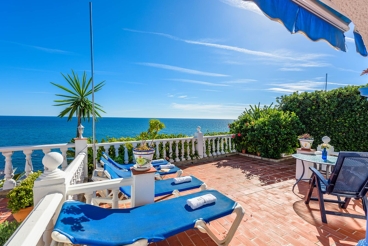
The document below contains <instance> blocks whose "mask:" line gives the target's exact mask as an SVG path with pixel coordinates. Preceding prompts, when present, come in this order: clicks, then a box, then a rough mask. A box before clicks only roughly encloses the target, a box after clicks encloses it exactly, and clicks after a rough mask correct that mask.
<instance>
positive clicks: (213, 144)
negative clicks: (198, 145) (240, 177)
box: [212, 138, 216, 157]
mask: <svg viewBox="0 0 368 246" xmlns="http://www.w3.org/2000/svg"><path fill="white" fill-rule="evenodd" d="M212 156H213V157H215V156H216V145H215V138H212Z"/></svg>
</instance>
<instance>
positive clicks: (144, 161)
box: [133, 148, 155, 169]
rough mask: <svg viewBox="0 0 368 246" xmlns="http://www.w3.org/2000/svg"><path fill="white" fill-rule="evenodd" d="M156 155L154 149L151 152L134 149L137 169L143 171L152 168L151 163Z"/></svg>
mask: <svg viewBox="0 0 368 246" xmlns="http://www.w3.org/2000/svg"><path fill="white" fill-rule="evenodd" d="M154 153H155V149H154V148H150V149H149V150H139V149H137V148H134V149H133V155H134V158H135V163H136V167H137V168H141V169H149V168H151V161H152V158H153V154H154Z"/></svg>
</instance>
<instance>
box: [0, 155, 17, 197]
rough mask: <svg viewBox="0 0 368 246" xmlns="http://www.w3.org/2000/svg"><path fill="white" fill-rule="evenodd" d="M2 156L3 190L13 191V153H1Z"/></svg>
mask: <svg viewBox="0 0 368 246" xmlns="http://www.w3.org/2000/svg"><path fill="white" fill-rule="evenodd" d="M2 155H3V156H4V157H5V170H4V174H5V181H4V185H3V190H10V189H13V188H14V187H15V185H16V183H15V180H14V179H13V177H14V170H13V165H12V158H11V156H12V155H13V152H5V153H4V152H2Z"/></svg>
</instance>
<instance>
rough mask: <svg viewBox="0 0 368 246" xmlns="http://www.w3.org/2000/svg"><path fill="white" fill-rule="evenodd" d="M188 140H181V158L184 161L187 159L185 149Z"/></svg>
mask: <svg viewBox="0 0 368 246" xmlns="http://www.w3.org/2000/svg"><path fill="white" fill-rule="evenodd" d="M186 142H187V141H186V140H181V144H182V146H181V160H182V161H184V160H185V150H186V147H185V143H186Z"/></svg>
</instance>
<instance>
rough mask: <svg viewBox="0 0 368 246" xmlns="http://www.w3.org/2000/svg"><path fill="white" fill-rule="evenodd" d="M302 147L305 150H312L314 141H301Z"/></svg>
mask: <svg viewBox="0 0 368 246" xmlns="http://www.w3.org/2000/svg"><path fill="white" fill-rule="evenodd" d="M299 142H300V147H301V148H302V149H304V150H310V149H311V148H312V143H313V140H312V139H301V138H300V139H299Z"/></svg>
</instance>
